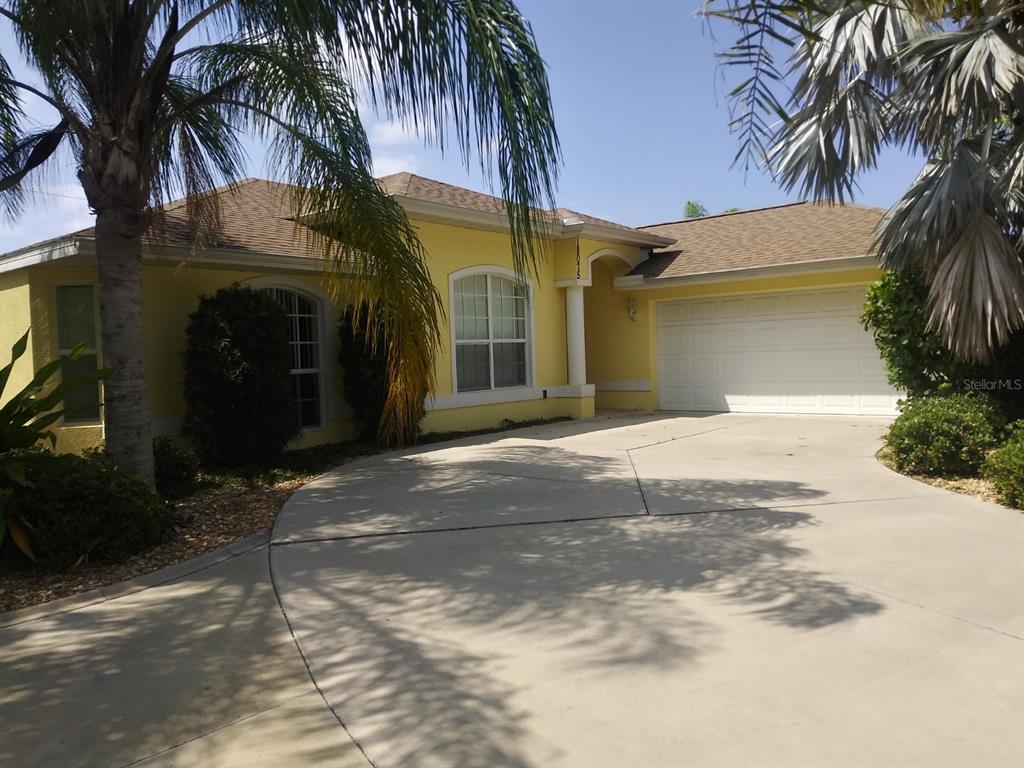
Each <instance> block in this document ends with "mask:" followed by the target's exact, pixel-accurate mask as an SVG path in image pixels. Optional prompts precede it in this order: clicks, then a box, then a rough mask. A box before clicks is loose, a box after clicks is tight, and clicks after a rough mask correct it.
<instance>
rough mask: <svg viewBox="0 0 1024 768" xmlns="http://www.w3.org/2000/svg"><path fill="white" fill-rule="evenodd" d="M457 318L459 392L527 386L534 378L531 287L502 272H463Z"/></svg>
mask: <svg viewBox="0 0 1024 768" xmlns="http://www.w3.org/2000/svg"><path fill="white" fill-rule="evenodd" d="M452 303H453V305H454V306H453V308H452V317H453V319H454V322H455V391H456V392H475V391H480V390H487V389H500V388H503V387H523V386H526V385H527V384H528V382H529V376H530V371H529V360H530V350H529V315H528V311H527V310H528V307H527V305H528V303H529V302H528V297H527V291H526V288H525V287H524V286H523V285H521V284H519V283H517V282H516V281H514V280H512V279H510V278H509V277H505V276H503V275H499V274H493V273H483V274H471V275H467V276H465V277H460V278H458V279H456V280H454V281H453V283H452Z"/></svg>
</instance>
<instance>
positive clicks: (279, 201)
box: [75, 179, 312, 256]
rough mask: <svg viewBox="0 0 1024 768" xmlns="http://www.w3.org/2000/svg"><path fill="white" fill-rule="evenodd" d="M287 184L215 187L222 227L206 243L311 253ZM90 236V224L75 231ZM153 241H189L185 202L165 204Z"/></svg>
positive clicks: (252, 182)
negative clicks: (293, 214) (160, 224)
mask: <svg viewBox="0 0 1024 768" xmlns="http://www.w3.org/2000/svg"><path fill="white" fill-rule="evenodd" d="M288 191H289V185H287V184H279V183H278V182H274V181H267V180H266V179H244V180H243V181H240V182H239V183H238V184H237V185H236V186H235V187H234V188H233V189H230V188H222V189H218V190H217V194H219V195H220V196H221V225H222V228H221V231H220V232H219V233H218V235H217V237H216V240H215V242H214V243H213V244H211V245H210V246H209V247H211V248H224V249H226V250H232V251H249V252H252V253H265V254H274V255H281V256H311V255H312V250H311V249H309V248H308V247H307V245H306V238H305V236H304V233H305V232H306V228H305V227H303V226H301V225H299V226H298V227H297V226H296V223H295V221H294V219H293V218H292V213H293V212H292V206H291V196H290V195H289V194H288ZM75 235H76V236H78V237H85V238H91V237H94V236H95V230H94V229H93V228H92V227H90V228H89V229H83V230H81V231H79V232H76V233H75ZM146 239H147V241H148V242H151V243H153V244H167V245H191V244H192V234H191V232H190V231H189V228H188V224H187V221H186V218H185V203H184V202H183V201H181V200H177V201H175V202H172V203H168V204H167V205H166V206H164V225H163V228H162V232H161V233H160V236H157V235H151V236H149V237H147V238H146Z"/></svg>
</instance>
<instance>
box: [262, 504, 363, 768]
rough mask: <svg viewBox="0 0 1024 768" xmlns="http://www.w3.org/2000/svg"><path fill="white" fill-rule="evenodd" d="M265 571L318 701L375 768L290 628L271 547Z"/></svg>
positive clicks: (289, 620) (290, 624)
mask: <svg viewBox="0 0 1024 768" xmlns="http://www.w3.org/2000/svg"><path fill="white" fill-rule="evenodd" d="M274 525H275V526H276V525H277V521H276V520H275V521H274ZM271 533H273V529H271ZM271 543H273V542H271ZM267 569H268V574H269V576H270V588H271V590H272V591H273V593H274V600H276V601H277V607H278V609H279V610H280V611H281V616H282V617H283V618H284V623H285V626H287V627H288V634H289V635H291V638H292V642H293V643H294V644H295V650H296V651H298V653H299V658H300V659H302V665H303V666H304V667H305V668H306V674H307V675H308V676H309V681H310V682H311V683H312V684H313V687H314V688H315V689H316V692H317V693H318V694H319V695H320V699H321V701H323V703H324V706H325V707H327V709H328V710H329V711H330V713H331V714H332V715H333V716H334V719H335V720H337V722H338V725H339V726H341V729H342V731H343V732H344V733H345V736H346V737H347V738H348V740H349V741H351V742H352V743H353V744H354V745H355V746H356V749H358V750H359V753H360V754H361V755H362V756H363V759H365V760H366V762H367V764H368V765H369V766H370V768H377V766H376V764H375V763H374V762H373V760H371V759H370V756H369V755H368V754H366V749H365V748H364V747H363V745H362V744H360V743H359V740H358V739H357V738H356V737H355V736H353V735H352V732H351V731H350V730H349V729H348V726H347V725H345V721H344V720H342V719H341V715H339V714H338V712H337V710H335V709H334V707H333V706H331V702H330V701H328V700H327V695H326V694H325V693H324V690H323V688H321V687H320V683H318V682H317V679H316V676H315V675H314V674H313V670H312V669H311V668H310V666H309V659H307V658H306V654H305V652H304V651H303V650H302V644H301V643H300V642H299V638H298V637H296V635H295V629H294V627H292V622H291V619H289V618H288V611H286V610H285V608H284V603H283V602H282V601H281V592H280V590H279V589H278V586H277V579H276V578H275V576H274V558H273V555H272V549H271V547H267Z"/></svg>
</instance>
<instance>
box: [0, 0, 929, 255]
mask: <svg viewBox="0 0 1024 768" xmlns="http://www.w3.org/2000/svg"><path fill="white" fill-rule="evenodd" d="M519 5H520V8H521V9H522V10H523V12H524V13H525V14H526V15H527V17H528V18H529V19H530V21H531V22H532V24H533V26H534V31H535V32H536V35H537V38H538V43H539V45H540V49H541V53H542V54H543V56H544V57H545V59H546V61H547V62H548V66H549V68H550V79H551V86H552V91H553V96H554V106H555V116H556V120H557V127H558V131H559V136H560V137H561V140H562V148H563V151H564V157H565V165H564V167H563V171H562V174H561V180H560V186H559V190H558V203H559V204H560V205H562V206H565V207H568V208H573V209H575V210H582V211H586V212H587V213H590V214H593V215H597V216H602V217H605V218H609V219H612V220H614V221H620V222H622V223H624V224H632V225H642V224H651V223H656V222H660V221H669V220H676V219H681V218H683V206H684V204H685V202H686V200H689V199H694V200H700V201H701V202H702V203H703V204H704V205H705V206H706V207H707V209H708V210H709V212H711V213H717V212H720V211H722V210H724V209H726V208H733V207H739V208H755V207H760V206H765V205H773V204H776V203H783V202H789V201H792V200H794V199H796V197H795V196H793V195H786V194H785V193H783V192H782V191H780V190H779V188H778V187H777V186H776V185H775V183H774V182H773V181H772V180H771V179H770V178H769V177H768V176H767V175H765V174H763V173H759V172H757V171H751V172H750V173H749V174H747V175H746V177H745V175H744V172H743V170H742V168H739V167H737V168H730V166H731V165H732V160H733V157H734V155H735V153H736V148H737V144H736V139H735V137H734V136H730V135H729V132H728V128H727V126H728V122H729V110H728V104H727V99H726V94H727V93H728V91H729V88H730V87H731V84H733V82H734V78H736V77H738V76H739V73H738V72H729V71H725V70H723V69H722V68H721V67H720V66H719V64H718V62H717V61H716V60H715V57H714V51H715V49H716V45H717V44H716V41H715V40H714V38H713V37H712V34H709V32H708V30H707V28H706V26H705V24H704V22H703V21H702V20H701V19H700V18H698V17H697V16H696V11H697V10H698V9H699V8H700V6H701V3H700V2H699V0H683V2H679V1H678V0H519ZM715 31H716V29H715V28H714V27H713V28H712V30H711V32H712V33H714V32H715ZM717 31H718V34H719V35H720V36H721V37H722V41H720V42H728V40H729V39H730V37H729V35H730V33H732V32H733V30H730V29H726V28H719V29H718V30H717ZM8 34H9V33H8V32H7V31H6V30H3V31H0V48H5V47H10V46H11V45H12V41H11V40H9V39H6V36H7V35H8ZM717 47H721V45H717ZM17 74H18V75H19V76H22V79H25V78H26V77H30V75H28V73H24V72H18V73H17ZM26 109H27V111H28V113H29V115H30V116H31V117H33V118H35V119H37V120H38V121H39V122H40V124H41V125H49V124H51V123H52V120H51V117H52V115H51V113H50V112H49V110H48V108H47V107H46V106H45V105H43V104H41V103H39V102H33V101H28V102H26ZM364 115H365V120H366V124H367V129H368V133H369V136H370V141H371V144H372V146H373V150H374V165H375V171H376V173H377V174H378V175H386V174H388V173H393V172H395V171H400V170H407V171H413V172H415V173H419V174H421V175H424V176H428V177H431V178H436V179H439V180H441V181H447V182H450V183H453V184H459V185H462V186H472V187H476V188H481V189H483V188H485V184H484V182H483V180H482V179H480V178H479V176H478V174H477V173H476V170H475V167H474V168H472V169H470V170H467V169H466V168H465V166H464V165H463V164H462V162H461V160H460V158H459V157H458V154H457V153H448V154H447V155H445V156H442V155H441V154H440V153H439V152H438V151H437V150H435V149H432V148H430V147H424V143H423V141H422V138H421V137H418V136H416V135H415V134H414V133H413V132H412V131H411V130H409V129H407V128H406V127H404V126H402V125H397V124H394V123H389V122H385V121H381V120H378V119H376V118H375V116H374V115H373V114H372V112H371V111H369V110H366V111H365V112H364ZM249 155H250V157H249V166H250V167H249V173H250V174H251V175H253V176H262V175H265V172H264V168H263V149H262V147H261V146H259V145H258V144H256V143H251V144H250V145H249ZM920 167H921V160H920V159H919V158H913V157H908V156H906V155H903V154H901V153H899V152H895V151H890V152H887V153H885V154H884V155H883V157H882V159H881V162H880V164H879V169H878V170H876V171H874V172H872V173H869V174H867V175H866V176H865V177H864V178H863V179H862V188H861V192H860V194H858V195H857V197H856V202H860V203H865V204H868V205H877V206H880V207H888V206H889V205H890V204H891V203H892V202H894V201H895V200H896V198H897V197H898V196H899V194H900V193H901V192H902V191H903V190H905V189H906V188H907V186H908V184H909V183H910V182H911V180H912V179H913V178H914V177H915V176H916V175H917V173H918V171H919V169H920ZM34 189H35V190H36V191H37V192H38V194H37V195H36V196H35V200H34V201H33V203H32V204H31V206H30V207H29V209H28V210H27V211H26V213H25V215H24V216H23V217H22V218H21V219H20V220H19V221H18V222H17V223H16V224H14V225H13V226H12V225H11V224H10V223H9V222H0V253H2V252H5V251H8V250H11V249H13V248H17V247H20V246H22V245H27V244H29V243H32V242H36V241H38V240H42V239H45V238H47V237H53V236H55V235H59V234H63V233H65V232H68V231H72V230H74V229H78V228H81V227H84V226H88V225H89V224H91V223H92V219H91V217H90V216H89V212H88V210H87V208H86V206H85V202H84V200H83V195H82V191H81V188H80V187H79V186H78V183H77V180H76V179H75V177H74V174H73V171H72V169H71V168H70V166H67V167H65V169H64V171H63V172H62V173H57V174H51V175H50V176H49V177H44V178H43V179H42V180H41V181H37V183H36V184H35V185H34Z"/></svg>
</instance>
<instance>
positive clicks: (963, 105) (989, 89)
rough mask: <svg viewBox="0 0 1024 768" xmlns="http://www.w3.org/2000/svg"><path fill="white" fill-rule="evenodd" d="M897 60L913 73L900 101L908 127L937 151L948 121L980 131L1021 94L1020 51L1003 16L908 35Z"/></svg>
mask: <svg viewBox="0 0 1024 768" xmlns="http://www.w3.org/2000/svg"><path fill="white" fill-rule="evenodd" d="M900 65H901V67H903V68H904V69H905V70H907V71H908V72H910V73H913V76H912V77H908V78H906V85H905V88H904V90H903V93H902V98H901V99H900V104H899V115H900V117H901V122H902V123H903V124H905V125H906V126H907V127H906V129H905V131H906V132H908V133H909V132H913V134H914V137H915V139H916V140H917V141H918V142H920V143H921V145H922V146H923V147H924V148H925V149H926V150H927V151H929V152H935V151H938V150H939V149H940V147H941V145H942V144H943V142H944V141H946V140H947V138H948V136H949V131H950V127H951V125H955V126H956V129H957V131H958V132H959V133H960V134H962V135H968V136H970V135H975V134H978V133H982V132H984V131H985V130H987V128H988V127H989V126H991V125H993V124H995V123H996V122H997V121H998V120H999V119H1000V118H1001V117H1002V116H1003V115H1004V114H1005V110H1006V105H1007V103H1008V102H1010V100H1011V98H1020V96H1021V95H1022V94H1024V56H1022V55H1021V54H1020V52H1019V51H1017V50H1016V49H1015V47H1014V45H1013V43H1012V40H1010V39H1008V38H1007V37H1006V35H1005V19H1004V18H1003V17H1002V15H1001V14H995V15H994V16H993V17H991V18H989V19H988V20H987V21H986V22H985V23H984V24H977V25H972V26H968V27H966V28H964V29H962V30H958V31H955V32H936V33H934V34H929V35H925V36H921V37H919V38H917V39H915V40H911V41H910V42H908V44H907V45H906V47H905V49H904V50H903V52H902V53H901V54H900Z"/></svg>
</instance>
